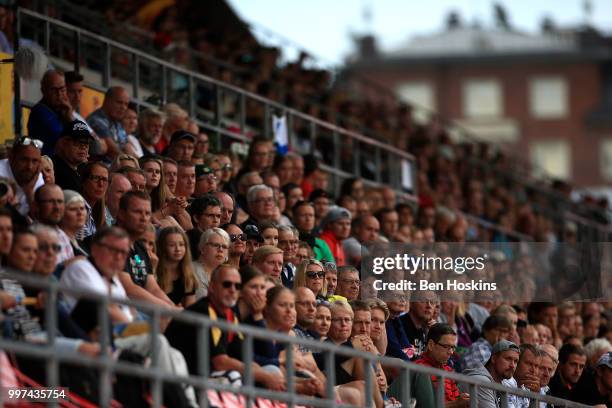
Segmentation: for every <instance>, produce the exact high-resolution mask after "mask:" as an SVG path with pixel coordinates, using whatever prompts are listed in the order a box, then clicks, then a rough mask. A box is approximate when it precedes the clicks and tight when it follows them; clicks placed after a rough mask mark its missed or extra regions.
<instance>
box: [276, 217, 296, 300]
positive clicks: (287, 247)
mask: <svg viewBox="0 0 612 408" xmlns="http://www.w3.org/2000/svg"><path fill="white" fill-rule="evenodd" d="M298 235H299V233H298V231H297V230H296V229H295V228H294V227H292V226H289V225H280V226H279V227H278V247H279V248H280V249H282V250H283V262H284V263H283V273H282V275H281V278H282V281H283V286H285V287H287V288H290V289H291V288H292V287H293V281H294V280H295V271H296V266H297V259H296V258H297V248H298V242H299V240H298Z"/></svg>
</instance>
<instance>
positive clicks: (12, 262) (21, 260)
mask: <svg viewBox="0 0 612 408" xmlns="http://www.w3.org/2000/svg"><path fill="white" fill-rule="evenodd" d="M37 252H38V240H37V239H36V235H34V234H33V233H32V232H31V231H28V230H25V231H16V232H15V234H14V236H13V245H12V247H11V250H10V252H9V254H8V257H7V266H9V267H11V268H13V269H15V270H17V271H19V272H27V273H30V272H32V270H33V269H34V263H35V262H36V254H37Z"/></svg>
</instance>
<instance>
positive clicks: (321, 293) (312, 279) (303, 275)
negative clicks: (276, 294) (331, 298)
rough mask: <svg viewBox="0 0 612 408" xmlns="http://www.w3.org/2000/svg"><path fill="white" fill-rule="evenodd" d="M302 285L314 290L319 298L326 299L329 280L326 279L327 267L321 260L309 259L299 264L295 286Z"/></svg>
mask: <svg viewBox="0 0 612 408" xmlns="http://www.w3.org/2000/svg"><path fill="white" fill-rule="evenodd" d="M302 286H304V287H307V288H308V289H310V290H312V293H314V294H315V296H316V297H317V299H325V297H326V296H327V280H326V279H325V267H324V266H323V264H322V263H321V262H319V261H317V260H316V259H308V260H306V261H303V262H302V263H300V264H299V265H298V267H297V270H296V272H295V280H294V282H293V288H294V289H295V288H299V287H302Z"/></svg>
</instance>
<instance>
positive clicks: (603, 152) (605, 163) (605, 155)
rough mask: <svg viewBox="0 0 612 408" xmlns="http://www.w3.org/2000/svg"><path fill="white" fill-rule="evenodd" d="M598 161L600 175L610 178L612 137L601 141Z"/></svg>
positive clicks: (611, 171)
mask: <svg viewBox="0 0 612 408" xmlns="http://www.w3.org/2000/svg"><path fill="white" fill-rule="evenodd" d="M599 162H600V168H601V177H602V178H603V179H604V180H612V139H606V140H603V141H602V142H601V149H600V153H599Z"/></svg>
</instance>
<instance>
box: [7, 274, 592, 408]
mask: <svg viewBox="0 0 612 408" xmlns="http://www.w3.org/2000/svg"><path fill="white" fill-rule="evenodd" d="M0 273H2V277H3V278H6V279H12V280H15V281H17V282H20V283H21V284H22V285H24V286H27V287H32V288H36V289H43V290H45V291H48V296H47V300H46V308H47V310H55V308H56V302H57V299H58V295H59V294H60V293H62V294H70V295H73V296H75V297H78V298H85V299H90V300H95V301H96V302H99V303H98V316H99V318H100V320H99V322H100V325H101V327H102V330H100V333H101V337H102V340H101V345H102V347H101V349H102V350H106V349H107V348H106V347H105V346H106V345H108V344H109V339H108V335H109V331H108V330H105V328H109V327H110V326H109V325H110V316H109V313H108V306H109V304H111V303H116V304H122V305H126V306H130V307H135V308H137V309H138V310H140V311H143V312H145V313H148V314H152V315H153V320H152V324H151V329H152V335H151V341H152V342H156V341H157V336H158V335H159V334H160V333H161V331H160V325H159V319H160V318H161V317H171V318H172V319H175V320H178V321H181V322H185V323H189V324H194V325H196V326H198V327H199V333H198V335H199V337H198V340H199V341H200V342H201V343H202V344H206V343H207V341H208V334H209V333H208V329H209V328H211V327H218V328H220V329H222V330H227V331H234V332H236V331H239V332H240V333H242V334H243V335H245V337H246V339H245V342H244V343H243V346H244V347H243V351H246V354H247V355H245V356H244V361H245V362H252V361H254V360H253V349H252V347H249V345H250V344H251V343H252V340H253V338H261V339H266V340H274V341H278V342H281V343H285V344H290V345H291V346H294V345H300V346H305V347H308V348H311V349H318V350H322V352H325V353H326V355H327V357H328V361H329V362H333V361H334V355H335V354H341V355H345V356H349V357H355V358H361V359H364V360H365V362H366V364H365V365H366V366H368V365H369V364H370V363H372V362H376V363H381V364H382V365H384V366H389V367H394V368H399V369H400V370H402V372H405V373H406V374H407V375H406V376H405V379H407V380H406V381H409V380H408V378H409V374H410V372H415V373H420V374H425V375H435V376H438V377H439V378H440V381H439V383H441V384H443V383H444V379H445V378H449V379H452V380H455V381H457V382H459V383H466V384H469V385H470V390H474V391H473V392H472V394H473V395H476V393H477V389H478V388H479V387H483V388H487V389H491V390H495V391H498V392H501V393H502V395H503V397H502V398H505V397H506V396H507V395H508V394H512V395H517V396H520V397H527V398H530V399H532V400H535V401H539V402H546V403H551V404H555V405H557V406H565V407H570V408H586V405H582V404H579V403H575V402H572V401H567V400H562V399H559V398H555V397H551V396H545V395H541V394H537V393H533V392H531V391H525V390H522V389H514V388H509V387H506V386H504V385H501V384H497V383H491V382H486V381H483V380H478V379H474V378H471V377H469V376H466V375H463V374H459V373H454V372H448V371H444V370H440V369H437V368H433V367H427V366H422V365H417V364H413V363H407V362H404V361H402V360H399V359H395V358H389V357H386V356H378V355H375V354H370V353H367V352H364V351H359V350H356V349H353V348H350V347H341V346H336V345H333V344H329V343H325V342H319V341H316V340H310V339H305V338H300V337H295V336H288V335H286V334H282V333H277V332H273V331H268V330H265V329H263V328H259V327H254V326H248V325H243V324H233V323H228V322H227V321H224V320H210V319H209V318H208V317H207V316H203V315H201V314H197V313H192V312H189V311H181V312H178V311H176V310H171V309H168V308H165V307H163V306H159V305H155V304H150V303H145V302H142V301H134V300H129V299H118V298H115V297H109V296H103V295H100V294H96V293H93V292H84V291H81V290H77V289H72V288H68V287H66V286H64V285H61V284H60V283H59V282H57V281H54V280H50V279H48V278H45V277H42V276H37V275H34V274H25V273H20V272H18V271H15V270H7V269H4V270H2V269H0ZM45 316H46V323H47V327H46V331H47V333H48V334H49V340H50V341H49V344H47V345H45V346H35V345H31V344H27V343H23V342H15V341H11V340H7V339H4V338H0V350H7V351H9V352H16V353H25V354H29V355H33V356H36V357H41V358H44V359H45V360H47V363H48V366H47V367H48V368H49V371H50V375H49V377H48V381H49V384H48V385H49V386H51V387H53V386H57V385H58V380H59V376H58V372H57V368H58V364H59V363H60V362H64V361H66V362H72V363H76V364H79V365H84V366H88V367H96V368H99V369H101V370H102V369H103V370H105V372H106V373H107V374H110V373H113V372H120V373H125V374H129V375H134V376H137V377H139V378H144V379H150V380H152V381H153V387H152V395H153V399H154V401H153V405H154V406H155V407H159V406H161V400H162V396H163V395H162V392H163V390H162V388H161V387H162V381H166V382H172V383H188V384H191V385H193V386H195V387H196V388H198V390H199V391H200V395H201V396H202V397H206V394H205V391H206V390H208V389H212V390H219V391H231V392H233V393H238V394H243V395H246V396H247V397H248V398H249V399H250V398H254V397H258V396H263V397H266V398H271V399H275V400H280V401H286V402H289V403H290V404H294V403H301V404H307V405H311V406H316V407H335V406H336V401H335V400H334V399H333V398H332V399H311V398H305V397H302V396H297V395H294V392H293V391H294V389H293V388H294V385H295V384H293V381H288V388H289V389H288V390H287V392H273V391H269V390H265V389H260V388H256V387H254V386H253V384H254V383H253V378H252V373H251V372H250V370H246V374H245V377H246V378H245V379H246V385H245V386H242V387H241V388H232V387H228V386H223V385H220V384H219V383H215V382H213V381H211V380H209V379H208V378H207V377H208V376H207V374H208V360H207V359H203V358H202V356H200V361H199V363H200V368H201V372H203V373H204V375H202V376H192V375H190V376H189V377H178V376H172V375H169V374H167V373H164V372H161V371H160V370H157V369H156V366H157V358H155V354H156V353H155V352H154V353H153V355H154V358H153V359H152V361H153V362H152V368H153V369H144V368H142V367H138V366H134V365H132V364H126V363H120V362H116V361H114V360H112V358H111V357H110V356H109V355H108V354H103V355H101V356H99V357H98V358H90V357H85V356H81V355H78V356H76V355H69V354H61V353H58V352H57V350H56V349H55V348H54V341H55V335H54V333H55V330H56V329H57V319H56V316H55V313H46V315H45ZM245 345H246V346H245ZM152 349H153V350H156V349H155V348H152ZM205 349H206V348H205V347H204V348H202V350H203V351H204V350H205ZM206 353H207V351H206ZM200 354H203V353H200ZM287 354H288V357H287V361H289V362H290V361H292V358H293V356H292V354H293V351H292V347H288V348H287ZM247 365H248V364H247ZM333 370H334V366H333V363H332V364H327V366H326V370H325V371H326V375H328V378H330V377H329V375H330V374H331V373H332V371H333ZM103 377H104V376H102V375H101V376H100V382H101V384H103V385H104V387H101V390H102V391H101V393H100V395H101V398H103V400H104V402H108V401H109V400H110V396H111V392H110V391H111V390H110V388H109V387H110V384H107V383H105V381H107V379H105V378H103ZM327 385H328V390H333V386H334V382H333V381H332V382H331V384H330V383H329V382H328V384H327ZM329 385H331V387H329ZM371 385H372V378H371V374H370V371H369V370H366V393H367V394H369V393H371V391H370V392H368V390H370V386H371ZM409 388H410V387H409V385H408V384H407V389H405V391H407V392H405V393H404V396H403V397H404V398H403V401H402V403H404V404H406V405H403V406H408V400H409V399H410V396H411V393H410V389H409ZM440 389H443V387H441V388H440ZM104 392H106V393H104ZM329 395H333V394H329ZM1 398H2V396H1V395H0V399H1ZM436 399H437V403H438V406H439V407H442V406H443V405H444V402H443V401H444V393H443V392H437V393H436ZM366 400H367V401H371V398H369V399H368V398H367V399H366ZM1 403H2V401H1V400H0V404H1ZM107 405H108V404H102V406H107Z"/></svg>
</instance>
